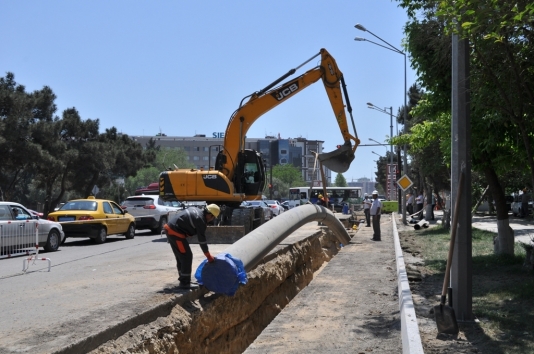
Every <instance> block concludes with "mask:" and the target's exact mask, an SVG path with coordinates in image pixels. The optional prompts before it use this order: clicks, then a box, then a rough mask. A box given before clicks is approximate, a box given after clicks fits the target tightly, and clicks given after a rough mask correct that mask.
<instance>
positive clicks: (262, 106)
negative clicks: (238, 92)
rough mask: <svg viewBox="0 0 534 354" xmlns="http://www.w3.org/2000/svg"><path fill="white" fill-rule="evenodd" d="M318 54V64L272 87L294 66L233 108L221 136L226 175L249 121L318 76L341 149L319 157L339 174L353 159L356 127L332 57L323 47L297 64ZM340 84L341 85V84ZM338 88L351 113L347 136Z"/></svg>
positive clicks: (242, 140) (243, 143)
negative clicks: (339, 136) (327, 100)
mask: <svg viewBox="0 0 534 354" xmlns="http://www.w3.org/2000/svg"><path fill="white" fill-rule="evenodd" d="M319 55H320V56H321V64H320V65H319V66H317V67H315V68H313V69H311V70H309V71H307V72H306V73H304V74H303V75H301V76H299V77H297V78H295V79H293V80H290V81H288V82H286V83H284V84H282V85H281V86H279V87H276V88H272V87H274V86H275V85H277V84H278V83H280V82H281V81H282V80H284V79H285V78H287V77H288V76H290V75H291V74H293V73H295V71H296V70H297V69H292V70H290V71H289V72H288V73H286V74H285V75H283V76H282V77H281V78H279V79H278V80H276V81H275V82H273V83H272V84H270V85H268V86H267V87H266V88H264V89H263V90H260V91H258V92H256V93H254V94H252V95H251V96H250V99H249V101H247V102H246V103H245V104H244V105H242V106H241V107H240V108H239V109H237V110H236V112H235V113H234V114H233V115H232V117H231V118H230V122H229V123H228V126H227V128H226V133H225V139H224V149H225V150H224V152H223V154H225V155H226V156H227V157H228V159H227V163H226V164H225V166H223V168H224V169H225V170H226V171H228V178H230V179H232V178H233V172H234V171H235V169H234V168H233V167H232V164H234V163H235V156H237V154H238V152H239V151H241V150H242V149H243V147H244V146H245V136H246V135H247V132H248V130H249V129H250V127H251V126H252V124H253V123H254V122H255V121H256V120H257V119H258V118H259V117H261V116H262V115H263V114H265V113H267V112H268V111H270V110H271V109H273V108H274V107H276V106H278V105H279V104H281V103H282V102H284V101H286V100H288V99H289V98H291V97H293V96H294V95H296V94H297V93H299V92H301V91H303V90H304V89H305V88H306V87H308V86H310V85H312V84H313V83H315V82H317V81H318V80H319V79H322V81H323V84H324V87H325V90H326V93H327V95H328V98H329V100H330V104H331V105H332V110H333V111H334V116H335V118H336V121H337V123H338V125H339V129H340V130H341V135H342V137H343V140H344V144H343V147H342V148H341V149H338V150H334V151H332V152H330V153H325V154H320V155H319V160H320V161H321V162H322V163H323V165H325V166H326V167H328V168H330V169H331V170H332V171H334V172H338V173H342V172H345V171H346V170H347V169H348V168H349V166H350V163H351V162H352V160H353V159H354V151H355V150H356V147H357V146H358V145H359V143H360V141H359V139H358V137H357V135H356V127H355V126H354V119H353V118H352V108H351V107H350V102H349V100H348V95H347V92H346V88H345V85H344V80H343V74H342V73H341V71H340V70H339V68H338V67H337V64H336V61H335V60H334V58H333V57H332V56H331V55H330V53H328V51H327V50H326V49H321V50H320V52H319V53H318V54H317V55H315V56H314V57H312V58H311V59H309V60H307V61H306V62H305V63H303V64H301V65H300V66H299V67H301V66H302V65H304V64H306V63H307V62H309V61H311V60H312V59H314V58H315V57H317V56H319ZM342 83H343V87H342V85H341V84H342ZM342 89H343V93H345V98H346V100H347V105H348V110H349V113H350V114H351V120H352V124H353V128H354V134H355V135H351V134H350V132H349V129H348V125H347V117H346V114H345V104H344V102H343V96H342ZM352 142H354V146H353V145H352Z"/></svg>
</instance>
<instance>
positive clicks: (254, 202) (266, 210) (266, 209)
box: [244, 200, 273, 221]
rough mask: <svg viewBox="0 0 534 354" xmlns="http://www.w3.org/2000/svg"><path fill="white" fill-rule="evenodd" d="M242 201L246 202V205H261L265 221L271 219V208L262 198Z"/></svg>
mask: <svg viewBox="0 0 534 354" xmlns="http://www.w3.org/2000/svg"><path fill="white" fill-rule="evenodd" d="M244 203H246V204H247V205H252V206H255V207H262V209H263V215H264V216H265V221H267V220H271V219H272V218H273V210H272V209H271V207H270V206H269V205H267V203H265V202H264V201H263V200H251V201H249V202H244Z"/></svg>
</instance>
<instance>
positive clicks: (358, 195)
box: [288, 187, 362, 211]
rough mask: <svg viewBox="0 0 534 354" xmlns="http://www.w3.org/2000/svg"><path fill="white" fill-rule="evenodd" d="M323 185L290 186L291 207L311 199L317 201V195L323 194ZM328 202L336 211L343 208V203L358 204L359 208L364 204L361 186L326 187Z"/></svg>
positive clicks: (313, 201) (289, 202)
mask: <svg viewBox="0 0 534 354" xmlns="http://www.w3.org/2000/svg"><path fill="white" fill-rule="evenodd" d="M323 193H324V189H323V187H291V188H289V201H288V204H289V207H290V208H294V207H296V206H299V205H302V204H306V203H307V202H308V201H310V202H311V203H313V204H316V203H317V199H318V198H317V196H318V195H319V194H323ZM326 194H327V195H328V202H329V203H330V205H333V206H334V208H335V209H336V211H340V209H342V208H343V204H350V205H356V206H357V208H359V207H360V206H361V204H362V188H361V187H326Z"/></svg>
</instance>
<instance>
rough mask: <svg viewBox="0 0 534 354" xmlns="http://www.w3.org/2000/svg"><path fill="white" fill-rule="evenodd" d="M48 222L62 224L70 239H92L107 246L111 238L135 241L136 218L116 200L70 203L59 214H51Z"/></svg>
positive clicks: (81, 200) (75, 201)
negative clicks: (108, 237) (109, 236)
mask: <svg viewBox="0 0 534 354" xmlns="http://www.w3.org/2000/svg"><path fill="white" fill-rule="evenodd" d="M48 220H50V221H57V222H60V223H61V225H62V226H63V230H64V231H65V238H67V237H89V238H91V239H92V240H93V241H94V242H95V243H104V242H106V238H107V236H108V235H115V234H123V235H124V236H126V238H127V239H132V238H134V237H135V218H134V217H133V216H132V215H130V214H129V213H128V211H126V210H123V209H122V208H121V207H120V206H119V205H118V204H117V203H115V202H114V201H112V200H106V199H96V198H95V197H92V196H91V197H88V198H87V199H75V200H70V201H68V202H67V203H65V205H63V206H62V207H61V208H60V209H59V210H58V211H54V212H53V213H50V214H48Z"/></svg>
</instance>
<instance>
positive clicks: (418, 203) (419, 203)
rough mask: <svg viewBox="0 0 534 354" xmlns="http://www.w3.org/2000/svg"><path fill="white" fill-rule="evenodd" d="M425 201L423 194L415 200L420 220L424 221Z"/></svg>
mask: <svg viewBox="0 0 534 354" xmlns="http://www.w3.org/2000/svg"><path fill="white" fill-rule="evenodd" d="M424 201H425V198H424V197H423V193H422V192H419V194H418V195H417V197H416V198H415V204H416V206H417V210H416V211H415V212H416V213H418V214H419V220H423V203H424Z"/></svg>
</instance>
